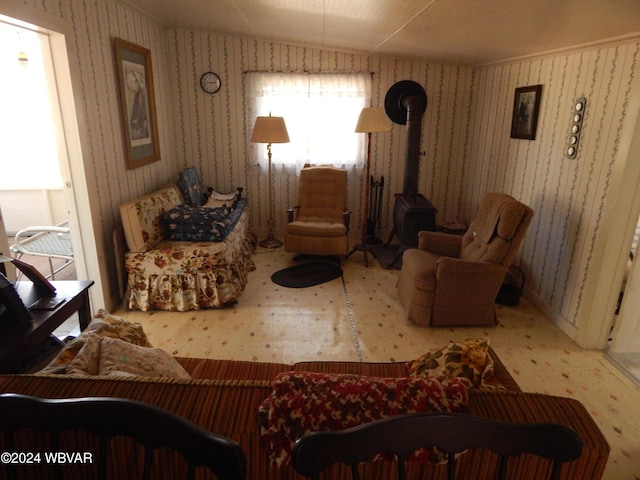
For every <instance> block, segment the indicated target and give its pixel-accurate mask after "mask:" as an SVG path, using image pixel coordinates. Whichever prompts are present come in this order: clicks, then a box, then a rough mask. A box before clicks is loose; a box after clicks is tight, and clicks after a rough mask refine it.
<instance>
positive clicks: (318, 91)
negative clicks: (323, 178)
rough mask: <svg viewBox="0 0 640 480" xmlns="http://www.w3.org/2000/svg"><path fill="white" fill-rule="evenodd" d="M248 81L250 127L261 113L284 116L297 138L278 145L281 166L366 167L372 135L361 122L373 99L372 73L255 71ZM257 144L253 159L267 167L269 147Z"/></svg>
mask: <svg viewBox="0 0 640 480" xmlns="http://www.w3.org/2000/svg"><path fill="white" fill-rule="evenodd" d="M245 80H246V81H245V88H246V95H247V99H248V106H249V108H248V112H247V125H248V132H249V133H250V132H251V131H252V129H253V125H254V123H255V119H256V117H257V116H268V115H269V114H271V115H273V116H278V117H284V120H285V123H286V125H287V130H288V132H289V138H290V140H291V142H290V143H286V144H275V145H274V146H273V147H272V148H273V158H272V161H273V165H274V166H275V168H276V169H277V170H279V171H286V172H291V170H292V169H293V170H295V171H299V170H300V169H301V168H302V166H303V165H304V164H305V163H312V164H314V165H334V166H336V167H345V168H347V169H349V170H353V169H355V170H359V169H360V168H361V167H362V165H363V163H364V161H365V158H364V157H365V140H366V139H365V138H364V136H363V135H361V134H357V133H355V127H356V123H357V122H358V115H359V114H360V111H361V110H362V108H363V107H365V106H369V103H370V100H371V75H370V74H368V73H362V74H352V73H344V74H343V73H311V74H309V73H253V72H250V73H247V74H246V79H245ZM252 145H254V147H253V148H252V149H251V151H252V158H254V159H256V160H257V161H258V162H259V163H260V165H261V167H263V166H265V165H266V162H267V159H266V148H265V147H264V145H260V144H258V145H255V144H252ZM252 163H253V162H252Z"/></svg>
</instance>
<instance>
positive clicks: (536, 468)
mask: <svg viewBox="0 0 640 480" xmlns="http://www.w3.org/2000/svg"><path fill="white" fill-rule="evenodd" d="M103 318H104V319H105V320H107V319H108V317H107V316H103ZM105 325H106V324H104V322H103V325H102V327H104V330H103V332H102V333H100V332H99V331H97V330H96V331H91V332H89V333H88V334H87V337H88V336H94V335H96V334H100V335H104V336H107V337H108V336H109V335H111V336H116V337H118V338H120V337H121V336H119V332H117V331H116V330H114V327H113V326H112V325H106V326H105ZM102 327H100V328H102ZM91 328H93V326H92V325H90V329H91ZM129 337H130V338H129V339H128V340H127V341H128V342H134V343H138V344H144V343H145V342H146V341H147V340H146V337H145V336H144V334H143V333H142V332H139V331H138V332H134V333H133V334H131V335H129ZM94 340H95V338H94ZM107 340H108V341H109V343H110V344H112V343H114V340H113V339H111V338H108V339H107ZM103 341H104V340H103ZM86 345H89V342H87V341H86V339H85V342H84V343H83V344H82V347H80V345H76V346H75V347H74V346H73V344H69V345H68V346H67V347H66V349H65V350H63V353H62V354H61V355H60V356H59V357H58V359H56V360H55V361H54V362H52V364H51V365H50V366H49V367H47V368H46V369H45V370H44V371H42V372H40V373H38V374H30V375H5V376H0V393H9V392H11V393H20V394H26V395H32V396H36V397H43V398H68V397H85V396H106V397H121V398H128V399H134V400H138V401H142V402H146V403H150V404H153V405H156V406H158V407H161V408H164V409H166V410H169V411H172V412H174V413H176V414H178V415H180V416H182V417H184V418H186V419H188V420H190V421H192V422H194V423H196V424H198V425H200V426H202V427H204V428H206V429H209V430H211V431H214V432H216V433H219V434H222V435H225V436H227V437H230V438H232V439H234V440H235V441H237V442H238V443H239V444H240V445H241V446H242V448H243V450H244V452H245V455H246V457H247V459H248V475H247V478H248V479H255V480H268V479H300V478H301V477H300V476H299V475H298V474H297V473H296V472H295V471H294V470H293V468H292V467H291V466H290V465H287V464H283V466H274V462H273V455H269V454H268V453H267V448H266V445H265V441H264V430H263V429H264V418H263V415H259V413H261V414H262V413H264V408H265V404H267V402H265V400H267V399H270V400H271V401H272V400H273V399H274V394H275V393H277V392H278V390H277V389H276V385H277V383H278V379H281V378H288V377H291V376H295V375H298V376H303V377H304V376H305V375H306V376H309V378H314V377H313V375H319V374H327V375H325V376H329V377H331V378H347V379H352V378H353V377H351V376H353V375H356V376H358V377H357V379H358V381H361V382H364V383H365V384H366V383H367V382H368V381H371V382H375V381H379V380H381V379H383V380H386V379H390V380H391V383H393V380H397V379H406V378H407V377H408V376H409V373H410V369H414V368H415V367H416V364H418V365H423V366H428V363H429V362H427V363H425V362H423V360H425V359H424V358H421V359H417V360H415V361H414V362H407V363H405V362H396V363H362V362H338V361H336V362H328V361H314V362H299V363H296V364H293V365H288V364H281V363H260V362H246V361H234V360H210V359H200V358H174V357H171V362H174V363H175V364H176V366H175V367H173V368H172V369H171V373H172V375H171V376H163V377H160V376H156V377H142V376H133V375H131V373H126V372H122V371H121V372H118V371H113V363H112V362H109V364H108V367H109V369H110V372H109V375H107V376H104V374H105V373H107V372H102V371H100V372H97V373H99V375H95V374H87V372H89V373H96V371H92V370H91V368H97V367H96V366H93V367H91V366H90V365H88V364H87V362H86V361H78V359H79V358H80V357H82V356H83V355H82V354H81V353H79V352H80V351H81V350H78V347H79V348H84V346H86ZM74 348H75V356H74V355H72V353H73V352H72V350H74ZM103 348H104V347H103ZM65 352H66V353H65ZM487 352H488V354H489V357H487V359H488V358H490V359H491V363H492V366H493V368H492V371H493V375H492V376H491V379H492V382H491V383H492V385H493V387H495V388H488V389H484V388H470V389H469V390H468V392H467V393H468V398H467V399H466V401H467V405H468V413H470V414H472V415H477V416H480V417H486V418H493V419H497V420H502V421H508V422H522V423H527V422H552V423H560V424H565V425H568V426H569V427H571V428H573V429H575V431H576V432H577V434H578V435H579V436H580V438H581V439H582V441H583V443H584V446H583V451H582V454H581V456H580V458H579V459H578V460H576V461H573V462H571V463H568V464H566V465H564V466H563V469H562V474H561V478H563V479H567V480H568V479H575V480H583V479H587V478H588V479H590V480H597V479H600V478H601V477H602V474H603V471H604V468H605V464H606V462H607V458H608V455H609V446H608V444H607V442H606V440H605V438H604V436H603V435H602V433H601V432H600V430H599V429H598V427H597V425H596V424H595V422H594V421H593V419H592V418H591V416H590V415H589V413H588V412H587V410H586V409H585V408H584V406H583V405H582V404H581V403H580V402H578V401H577V400H574V399H570V398H562V397H556V396H551V395H543V394H537V393H525V392H522V391H521V390H520V388H519V387H518V385H517V384H516V382H515V381H514V379H513V378H512V377H511V375H510V374H509V372H508V371H507V369H506V368H505V366H504V365H503V364H502V362H501V361H500V359H499V358H498V356H497V355H496V353H495V352H494V351H493V350H492V349H490V348H488V349H487ZM102 353H104V352H101V355H102ZM161 353H163V352H161ZM163 355H165V356H166V355H168V354H165V353H163ZM87 358H92V355H88V356H87ZM427 360H429V361H431V360H432V358H430V357H429V358H427ZM89 363H90V362H89ZM100 363H101V364H102V363H103V359H101V360H100ZM149 363H151V362H149ZM63 365H65V369H66V370H64V369H63V370H64V371H66V372H67V373H66V374H64V375H60V374H57V373H55V372H56V371H57V372H58V373H60V372H61V371H63V370H61V367H62V366H63ZM72 365H73V366H74V368H73V369H71V370H73V371H74V372H75V374H69V372H70V371H71V370H69V366H72ZM101 368H102V367H101ZM122 368H124V367H122ZM140 368H149V365H147V364H145V365H142V366H141V367H140ZM158 368H159V367H158ZM74 369H75V370H74ZM80 370H85V372H84V373H83V374H79V371H80ZM116 370H118V368H116ZM178 370H179V371H180V372H178ZM130 372H131V371H130ZM176 372H177V373H179V375H173V374H175V373H176ZM292 372H294V373H292ZM310 372H315V373H310ZM114 374H116V375H114ZM345 374H347V375H351V376H347V377H345ZM189 377H190V378H189ZM454 380H459V379H458V378H455V379H454ZM311 388H312V390H313V385H312V386H311ZM316 393H317V392H316V391H315V390H314V391H311V392H309V395H308V397H309V398H310V397H312V396H314V395H316ZM393 396H395V394H393ZM309 398H307V400H308V399H309ZM318 398H319V397H318ZM312 400H313V399H312ZM324 400H327V399H326V398H325V399H324ZM333 400H335V399H333ZM314 401H315V400H314ZM307 413H309V414H311V412H307V411H306V410H305V409H304V408H303V409H302V411H300V410H297V411H296V412H295V416H293V415H292V416H291V418H290V419H288V420H287V419H286V418H285V421H284V423H285V424H292V423H296V422H298V421H299V420H300V414H302V415H303V416H304V415H307ZM355 414H356V415H359V414H360V412H359V411H356V412H355ZM112 441H118V440H112ZM3 442H4V439H3V438H2V437H1V436H0V450H6V449H7V448H8V447H7V445H6V444H4V443H3ZM34 442H35V440H33V438H32V436H30V435H28V432H27V434H25V436H24V437H23V440H22V441H21V442H20V444H19V445H18V446H17V448H18V449H19V450H20V451H39V450H42V449H43V448H47V447H46V446H45V447H43V446H42V445H41V444H38V443H34ZM91 442H92V439H91V438H87V437H84V436H80V435H74V434H73V432H72V433H71V434H70V435H69V437H68V438H67V443H65V444H64V445H62V446H59V447H58V449H63V450H65V451H79V452H84V451H89V452H91V451H92V450H93V449H94V446H93V444H92V443H91ZM15 448H16V447H14V449H15ZM93 451H97V449H96V450H93ZM117 451H118V454H117V456H116V458H114V459H111V460H110V463H109V465H108V470H109V471H108V475H107V478H123V479H124V478H128V475H127V472H129V471H130V470H131V469H132V468H134V467H133V466H135V465H137V464H138V458H139V455H140V454H141V452H140V451H139V450H137V449H135V448H133V447H132V446H131V445H130V444H127V445H120V446H119V448H117ZM155 455H156V466H157V472H158V473H159V476H158V478H167V479H173V478H180V477H181V475H182V474H181V473H180V471H181V470H180V469H181V468H182V467H183V466H182V465H181V464H180V461H179V458H178V457H173V456H169V455H166V454H163V452H156V454H155ZM509 465H510V466H509V475H508V477H509V478H517V479H518V480H527V479H536V478H540V477H541V475H542V472H546V471H547V470H548V469H549V464H548V463H547V462H546V461H544V460H541V459H539V458H537V457H532V456H528V455H524V456H522V457H518V458H517V459H514V460H513V461H511V462H510V464H509ZM495 467H496V459H495V457H494V456H493V454H492V453H490V452H489V451H487V450H480V449H472V450H469V451H467V452H466V453H464V454H463V455H462V456H461V457H460V459H459V468H458V470H459V475H460V477H459V478H464V479H474V480H483V479H489V478H493V472H494V469H495ZM2 468H3V466H2V465H0V477H1V478H6V477H2V475H3V473H5V472H3V471H2V470H1V469H2ZM21 468H23V470H22V471H23V473H24V476H21V477H20V478H46V468H47V466H46V465H36V466H34V465H29V466H24V467H21ZM366 469H367V471H364V472H363V473H365V475H364V476H363V478H370V479H385V480H387V479H394V478H396V476H395V475H396V474H395V470H394V469H393V465H392V464H391V463H389V462H385V461H377V462H372V463H370V464H368V465H367V466H366ZM67 470H68V471H67V472H66V473H70V474H71V476H70V478H78V479H82V480H88V479H90V478H94V477H93V475H94V474H95V466H94V465H74V466H69V467H68V469H67ZM200 473H201V474H202V477H201V478H211V477H209V476H207V472H204V471H203V472H200ZM344 473H346V472H345V471H344V467H341V466H335V467H334V471H333V472H331V475H330V476H328V477H326V478H335V479H338V478H347V477H346V476H344ZM445 477H446V472H445V467H444V466H443V465H436V464H431V463H429V464H412V465H410V471H409V478H430V479H431V478H434V479H443V478H445Z"/></svg>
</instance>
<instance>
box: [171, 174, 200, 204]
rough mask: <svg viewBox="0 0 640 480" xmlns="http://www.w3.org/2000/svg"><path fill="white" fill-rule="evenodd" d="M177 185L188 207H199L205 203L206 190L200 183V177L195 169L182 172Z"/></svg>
mask: <svg viewBox="0 0 640 480" xmlns="http://www.w3.org/2000/svg"><path fill="white" fill-rule="evenodd" d="M176 183H177V185H178V188H179V189H180V192H181V193H182V198H184V202H185V203H186V204H187V205H191V206H194V207H199V206H200V205H202V204H203V203H204V199H205V193H206V190H205V189H204V187H203V186H202V184H201V183H200V176H199V175H198V171H197V170H196V168H195V167H188V168H185V169H184V170H182V171H181V172H180V173H179V174H178V181H177V182H176Z"/></svg>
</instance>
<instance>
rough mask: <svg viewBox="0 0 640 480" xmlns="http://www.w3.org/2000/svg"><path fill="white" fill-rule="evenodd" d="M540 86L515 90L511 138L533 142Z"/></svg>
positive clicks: (540, 93)
mask: <svg viewBox="0 0 640 480" xmlns="http://www.w3.org/2000/svg"><path fill="white" fill-rule="evenodd" d="M541 96H542V85H531V86H529V87H519V88H516V95H515V98H514V100H513V117H512V119H511V138H522V139H525V140H535V138H536V128H537V126H538V111H539V110H540V97H541Z"/></svg>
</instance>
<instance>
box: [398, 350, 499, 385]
mask: <svg viewBox="0 0 640 480" xmlns="http://www.w3.org/2000/svg"><path fill="white" fill-rule="evenodd" d="M408 366H409V375H410V376H412V377H425V378H431V377H439V376H444V377H446V378H456V377H463V378H467V379H469V380H470V381H471V383H472V384H473V386H474V387H476V388H480V386H481V384H482V377H483V375H484V373H485V370H487V368H488V367H490V372H491V373H492V372H493V359H492V358H491V356H490V355H489V339H488V338H473V339H469V340H464V341H462V342H449V344H448V345H447V346H446V347H442V348H439V349H437V350H434V351H432V352H427V353H425V354H424V355H421V356H420V357H418V358H417V359H415V360H413V361H411V362H409V363H408Z"/></svg>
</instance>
